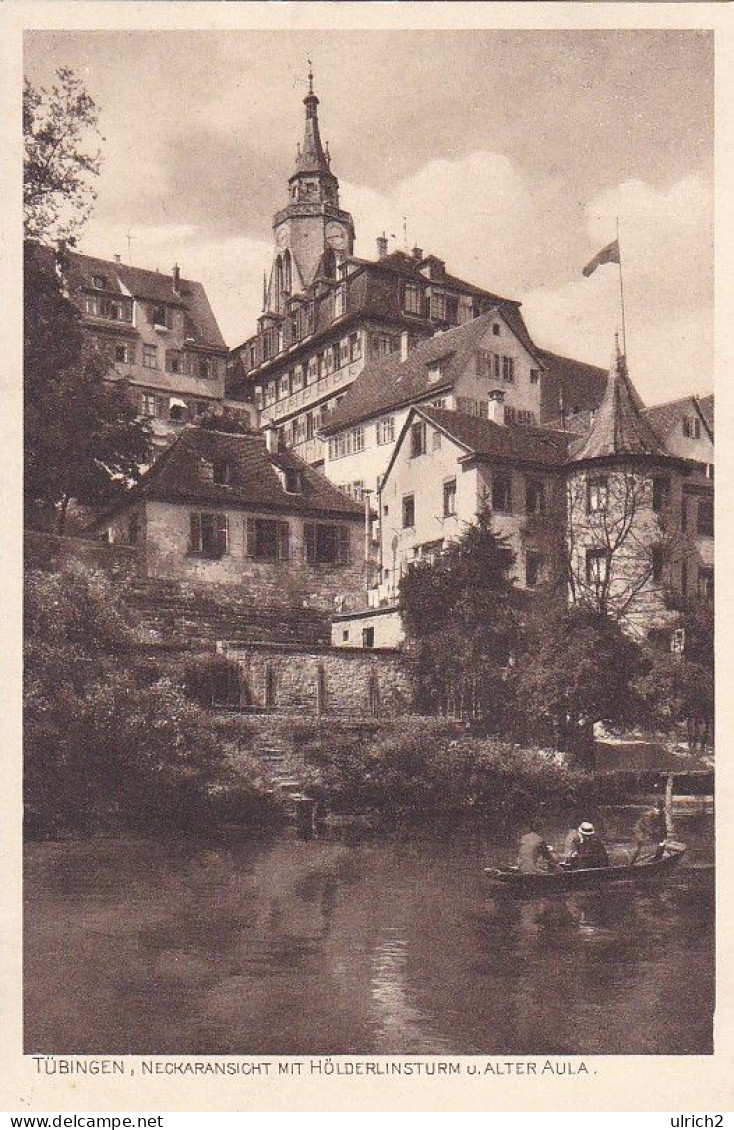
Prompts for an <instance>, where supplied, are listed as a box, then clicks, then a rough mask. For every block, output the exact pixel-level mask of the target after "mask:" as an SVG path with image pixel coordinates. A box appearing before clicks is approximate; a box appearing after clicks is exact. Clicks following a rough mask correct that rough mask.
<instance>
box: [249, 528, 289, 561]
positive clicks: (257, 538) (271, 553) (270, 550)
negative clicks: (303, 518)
mask: <svg viewBox="0 0 734 1130" xmlns="http://www.w3.org/2000/svg"><path fill="white" fill-rule="evenodd" d="M246 537H247V547H246V552H247V556H248V557H251V558H253V559H254V560H256V561H289V560H290V555H291V552H290V524H289V523H288V522H279V521H277V520H276V519H275V518H248V519H247V529H246Z"/></svg>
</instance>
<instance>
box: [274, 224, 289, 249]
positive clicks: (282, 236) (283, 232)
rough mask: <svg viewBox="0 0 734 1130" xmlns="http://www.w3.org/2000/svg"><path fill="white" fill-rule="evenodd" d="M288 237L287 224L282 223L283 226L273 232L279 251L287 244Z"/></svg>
mask: <svg viewBox="0 0 734 1130" xmlns="http://www.w3.org/2000/svg"><path fill="white" fill-rule="evenodd" d="M289 237H290V232H289V231H288V225H287V224H284V225H283V227H281V228H278V230H277V232H276V233H275V243H276V246H277V247H278V248H279V249H280V250H281V251H284V250H285V249H286V247H287V246H288V239H289Z"/></svg>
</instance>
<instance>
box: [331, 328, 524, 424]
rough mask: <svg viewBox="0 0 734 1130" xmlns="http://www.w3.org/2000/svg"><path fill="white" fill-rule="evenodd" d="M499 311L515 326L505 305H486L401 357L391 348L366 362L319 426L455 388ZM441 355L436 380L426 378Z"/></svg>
mask: <svg viewBox="0 0 734 1130" xmlns="http://www.w3.org/2000/svg"><path fill="white" fill-rule="evenodd" d="M498 317H501V318H503V319H504V320H505V322H506V323H507V325H508V326H509V328H510V329H513V327H512V325H511V323H510V319H509V318H507V317H506V315H505V310H504V309H502V310H498V309H494V310H490V311H489V312H488V313H487V314H482V315H481V317H479V318H474V319H473V320H472V321H471V322H466V323H465V324H464V325H463V326H456V327H454V329H451V330H446V331H445V332H444V333H440V334H435V335H434V336H433V337H430V338H428V339H427V340H426V341H422V342H420V344H419V345H417V346H416V347H415V349H411V350H410V352H409V353H408V356H407V357H406V358H405V360H404V361H401V359H400V355H399V354H398V353H390V354H388V355H387V356H386V357H382V358H381V359H380V360H379V361H376V362H375V363H373V364H371V365H368V366H367V367H366V368H365V369H363V370H362V372H361V373H360V374H359V376H358V377H357V379H356V380H355V382H354V384H352V385H351V386H350V387H349V389H348V391H347V393H346V395H345V397H344V400H343V401H342V403H341V404H340V405H339V407H338V408H335V409H334V411H333V412H332V413H331V415H330V416H329V419H328V421H327V422H326V423H325V424H324V425H323V427H322V428H321V431H322V432H323V433H324V434H325V435H330V434H332V433H333V432H335V431H338V430H339V429H341V428H344V427H347V426H349V425H350V424H353V423H357V422H358V421H359V420H365V419H368V418H370V417H372V416H379V415H381V414H382V413H384V412H389V411H392V410H394V409H396V408H401V407H404V406H405V405H406V404H411V403H412V402H413V401H415V400H420V399H422V398H423V397H426V396H430V395H432V394H433V393H434V392H441V391H445V390H446V389H449V388H453V386H454V384H455V382H456V381H457V380H458V378H459V376H460V375H461V374H462V373H463V372H464V370H465V369H466V366H467V365H468V363H469V362H470V361H471V359H472V358H473V356H474V353H475V352H476V350H477V348H478V347H479V343H480V341H481V340H482V338H483V337H484V335H485V334H486V332H487V327H488V326H490V325H491V324H492V322H493V321H496V320H497V318H498ZM437 361H443V362H444V364H443V366H442V371H441V376H440V378H439V379H438V380H435V379H434V380H430V379H429V369H430V367H431V365H432V364H433V363H435V362H437Z"/></svg>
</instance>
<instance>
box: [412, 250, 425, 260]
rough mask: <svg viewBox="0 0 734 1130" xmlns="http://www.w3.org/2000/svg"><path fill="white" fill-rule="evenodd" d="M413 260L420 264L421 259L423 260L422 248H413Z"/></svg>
mask: <svg viewBox="0 0 734 1130" xmlns="http://www.w3.org/2000/svg"><path fill="white" fill-rule="evenodd" d="M413 258H414V259H417V260H418V262H419V263H420V261H421V259H422V258H423V248H422V247H414V248H413Z"/></svg>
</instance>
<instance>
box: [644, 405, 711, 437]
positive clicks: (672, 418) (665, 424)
mask: <svg viewBox="0 0 734 1130" xmlns="http://www.w3.org/2000/svg"><path fill="white" fill-rule="evenodd" d="M696 413H697V414H698V415H700V416H701V419H702V420H703V422H704V424H705V425H706V427H707V428H708V431H709V433H710V434H711V436H713V434H714V397H713V394H709V395H708V396H682V397H680V398H679V399H678V400H669V401H666V403H665V404H652V405H651V406H650V407H649V408H647V409H646V410H645V415H646V416H647V418H648V420H649V421H650V423H651V424H652V426H653V427H654V428H655V431H656V432H657V433H658V435H659V436H660V437H661V438H663V439H664V438H665V437H666V436H668V435H670V433H671V432H672V431H674V430H676V429H677V428H678V427H679V425H680V421H681V418H682V417H683V416H684V415H689V416H691V415H695V414H696Z"/></svg>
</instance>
